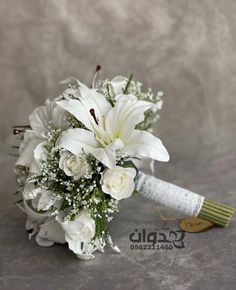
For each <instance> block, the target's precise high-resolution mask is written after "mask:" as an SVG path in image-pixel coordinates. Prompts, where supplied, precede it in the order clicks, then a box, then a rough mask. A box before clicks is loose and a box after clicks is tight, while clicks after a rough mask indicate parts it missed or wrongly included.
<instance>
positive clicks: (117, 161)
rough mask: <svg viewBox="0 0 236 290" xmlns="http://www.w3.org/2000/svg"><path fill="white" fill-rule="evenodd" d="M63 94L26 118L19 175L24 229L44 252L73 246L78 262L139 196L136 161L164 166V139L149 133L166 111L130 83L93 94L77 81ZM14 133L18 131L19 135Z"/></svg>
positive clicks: (98, 246)
mask: <svg viewBox="0 0 236 290" xmlns="http://www.w3.org/2000/svg"><path fill="white" fill-rule="evenodd" d="M63 83H64V84H66V85H67V88H66V90H65V91H64V92H63V93H62V95H61V96H59V97H58V98H56V99H55V100H53V101H52V102H51V101H47V102H46V104H45V106H41V107H38V108H37V109H36V110H35V111H34V112H33V113H32V114H31V115H30V117H29V122H30V124H29V126H28V127H27V129H26V130H20V129H17V130H18V131H19V132H21V133H22V132H23V133H24V134H23V136H24V137H23V141H22V143H21V144H20V147H19V158H18V160H17V162H16V166H15V172H16V175H17V181H18V184H19V191H20V192H21V193H22V203H20V204H19V207H20V208H21V209H22V210H23V211H24V212H25V213H26V214H27V222H26V229H27V231H28V232H29V234H30V237H31V236H32V235H34V234H37V235H36V241H37V243H38V244H39V245H41V246H51V245H52V244H54V243H65V242H67V243H68V246H69V248H70V249H71V250H72V251H73V252H74V253H75V254H76V255H77V256H78V257H79V258H81V259H90V258H93V257H94V255H93V254H92V253H93V252H94V251H96V250H99V251H103V248H104V247H105V245H106V243H108V244H109V245H110V246H111V247H112V248H113V249H114V250H115V251H116V252H119V249H118V248H117V246H114V245H113V242H112V240H111V237H110V235H109V233H108V227H107V223H108V222H109V221H111V220H112V218H113V214H114V213H115V212H117V211H118V203H119V201H120V200H121V199H125V198H129V197H130V196H131V195H132V193H133V192H134V188H135V183H134V180H135V177H136V174H137V168H136V167H135V165H134V161H135V159H140V158H153V159H156V160H159V161H167V160H168V158H169V156H168V153H167V151H166V149H165V147H164V146H163V145H162V143H161V141H160V140H159V139H158V138H156V137H155V136H153V135H152V134H150V133H149V132H147V130H149V129H150V128H151V125H152V123H153V121H154V120H155V118H156V111H158V110H159V109H161V105H162V100H161V96H162V95H161V94H160V93H159V94H158V95H157V96H155V97H154V95H153V93H152V91H151V89H149V90H148V91H147V92H145V93H144V92H142V90H141V86H142V84H141V83H139V82H134V81H133V80H132V78H129V79H126V78H124V77H116V78H114V79H112V80H111V81H109V80H105V81H99V82H95V81H94V82H93V83H94V84H95V83H97V84H98V85H97V86H96V87H93V88H92V89H90V88H88V87H87V86H85V85H84V84H82V83H81V82H80V81H78V80H77V79H74V78H70V79H67V80H65V81H64V82H63ZM18 131H17V132H18Z"/></svg>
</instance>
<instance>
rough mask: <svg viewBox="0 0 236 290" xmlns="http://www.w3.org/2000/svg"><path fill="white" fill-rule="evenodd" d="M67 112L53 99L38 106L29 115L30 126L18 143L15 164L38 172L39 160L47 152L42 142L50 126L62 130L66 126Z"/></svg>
mask: <svg viewBox="0 0 236 290" xmlns="http://www.w3.org/2000/svg"><path fill="white" fill-rule="evenodd" d="M66 114H67V112H66V111H65V110H63V109H62V108H61V107H60V106H57V104H56V102H55V101H52V102H51V101H47V102H46V104H45V106H41V107H38V108H37V109H36V110H34V111H33V113H32V114H31V115H30V116H29V122H30V127H31V128H32V130H27V131H26V132H25V134H24V140H23V142H22V143H21V145H20V149H19V153H20V156H19V158H18V160H17V162H16V165H22V166H27V167H29V171H30V172H31V173H38V172H39V166H38V161H40V160H41V159H42V158H44V156H45V155H46V154H47V151H46V149H45V148H44V146H43V145H44V142H45V141H46V139H47V135H48V132H49V131H50V128H55V129H61V130H64V129H66V128H68V123H67V122H66V121H65V116H66Z"/></svg>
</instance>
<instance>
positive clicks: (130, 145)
mask: <svg viewBox="0 0 236 290" xmlns="http://www.w3.org/2000/svg"><path fill="white" fill-rule="evenodd" d="M79 90H80V98H79V99H77V100H75V99H70V100H63V101H59V102H57V104H58V105H60V106H61V107H62V108H63V109H65V110H67V111H68V112H69V113H71V114H72V115H73V116H75V117H76V118H77V119H78V120H79V121H80V122H81V123H83V124H84V125H85V127H86V128H87V129H88V130H85V129H81V128H75V129H72V128H71V129H68V130H66V131H64V132H62V134H61V135H60V137H59V139H58V145H59V146H60V147H62V148H64V149H66V150H68V151H70V152H72V153H73V154H75V155H79V154H81V153H82V152H83V150H84V151H85V153H91V154H92V155H93V156H94V157H95V158H96V159H97V160H99V161H101V162H102V163H103V164H104V165H106V166H107V167H108V168H111V169H112V168H114V166H115V165H116V150H117V149H119V150H120V151H121V152H123V153H127V154H129V155H131V156H135V157H143V158H152V159H156V160H159V161H168V160H169V154H168V152H167V150H166V149H165V147H164V146H163V144H162V142H161V140H160V139H158V138H157V137H155V136H153V135H152V134H150V133H148V132H146V131H140V130H136V129H135V127H136V125H137V124H138V123H140V122H142V121H143V120H144V112H145V111H147V110H148V109H150V108H151V107H152V105H153V104H152V103H149V102H145V101H138V100H137V99H136V97H135V96H133V95H122V94H120V95H117V96H116V103H115V106H114V107H112V106H111V104H110V103H109V102H108V101H107V100H106V98H105V96H103V95H102V94H100V93H98V92H97V91H96V90H94V89H88V88H86V87H80V88H79Z"/></svg>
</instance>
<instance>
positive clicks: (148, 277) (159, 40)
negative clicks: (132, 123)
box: [0, 0, 236, 290]
mask: <svg viewBox="0 0 236 290" xmlns="http://www.w3.org/2000/svg"><path fill="white" fill-rule="evenodd" d="M235 13H236V1H234V0H224V1H223V0H222V1H220V0H218V1H217V0H215V1H213V0H204V1H197V0H196V1H195V0H188V1H187V0H175V1H174V0H166V1H164V0H156V1H150V0H149V1H145V0H135V1H128V0H126V1H125V0H112V1H105V0H102V1H91V0H90V1H81V0H77V1H76V0H70V1H66V0H64V1H63V0H48V1H46V0H38V1H33V0H18V1H17V0H15V1H14V0H5V1H4V0H1V2H0V92H1V105H0V115H1V122H0V129H1V135H0V136H1V148H0V149H1V150H0V164H1V181H0V182H1V183H0V184H1V192H0V197H1V203H0V204H1V206H0V208H1V210H0V245H1V247H0V288H1V289H9V290H12V289H17V290H18V289H19V290H20V289H42V290H47V289H49V290H50V289H84V290H85V289H121V288H122V289H142V290H143V289H163V290H167V289H168V290H169V289H177V290H178V289H181V290H182V289H183V290H184V289H219V290H220V289H233V287H235V285H236V277H235V276H236V275H235V274H236V270H235V268H236V262H235V260H236V259H235V258H236V255H235V220H234V221H233V222H232V224H231V225H230V227H229V228H227V229H219V228H214V229H212V230H210V231H208V232H204V233H201V234H195V235H194V234H187V235H186V237H185V243H186V248H185V249H182V250H177V249H176V250H173V251H154V252H153V251H136V252H135V251H131V250H130V248H129V247H130V243H129V234H130V233H131V232H132V231H133V230H134V229H135V228H139V229H141V228H147V229H150V230H153V229H154V228H155V227H156V225H161V224H162V222H161V220H160V217H159V216H158V214H157V212H156V209H155V204H154V203H152V202H150V201H146V200H143V199H142V198H141V197H134V198H133V199H130V200H127V201H124V202H122V203H121V207H120V213H119V214H117V218H116V220H114V222H113V223H112V229H111V231H112V233H113V237H114V240H115V241H116V243H117V244H118V245H119V246H120V248H121V250H122V254H121V255H116V254H114V253H112V251H111V250H109V249H108V250H107V251H106V253H105V254H104V255H101V254H98V255H97V258H96V260H94V261H88V262H83V261H82V262H81V261H79V260H77V259H76V257H75V256H74V255H73V254H72V253H70V252H69V250H67V249H66V247H64V246H54V247H52V248H49V249H44V248H40V247H38V246H37V245H36V244H35V242H34V241H33V240H32V241H29V240H28V238H27V235H26V233H25V232H24V221H25V216H24V215H23V214H22V213H21V212H19V211H17V210H16V209H15V206H14V204H13V203H14V200H15V197H14V196H12V195H11V193H12V192H14V190H15V182H14V176H13V175H12V166H13V163H14V158H12V157H8V152H9V151H11V150H10V146H11V145H12V144H14V138H13V136H12V135H11V125H12V124H15V123H16V124H21V123H25V122H27V116H28V115H29V114H30V113H31V111H32V110H33V109H34V108H35V107H36V106H38V105H41V104H43V102H44V100H45V98H50V97H55V96H57V95H58V94H59V91H60V90H59V87H58V82H59V81H60V80H62V79H64V78H66V77H68V76H71V75H73V76H77V77H78V78H80V79H81V80H82V81H84V82H86V83H88V84H89V83H90V82H91V78H92V75H93V71H94V68H95V67H96V65H97V64H100V65H101V66H102V68H103V76H104V77H112V76H114V75H117V74H122V75H126V76H128V75H129V74H130V73H131V72H134V73H135V78H136V79H137V80H141V81H142V82H143V83H144V84H145V86H146V87H147V86H151V87H152V88H153V90H154V91H157V90H162V91H164V93H165V96H164V101H165V102H164V108H163V111H162V114H161V115H162V116H161V120H160V122H159V123H158V125H157V126H156V128H155V130H156V133H158V135H160V136H161V138H162V140H163V142H164V144H165V145H166V147H167V148H168V150H169V152H170V155H171V161H170V162H169V163H168V164H160V163H159V164H156V168H157V172H156V174H158V176H159V177H161V178H163V179H165V180H168V181H172V182H175V183H177V184H179V185H182V186H185V187H187V188H189V189H192V190H195V191H197V192H203V193H204V194H205V195H207V196H208V197H209V198H214V199H216V200H218V201H221V202H224V203H228V204H230V203H231V204H232V205H233V206H235V205H236V197H235V196H236V195H235V194H236V181H235V170H236V156H235V149H236V142H235V141H236V137H235V129H236V100H235V93H236V82H235V72H236V53H235V51H236V33H235V31H236V17H235ZM169 214H173V212H172V211H170V212H169ZM169 227H170V228H171V229H177V228H178V221H174V222H170V223H169Z"/></svg>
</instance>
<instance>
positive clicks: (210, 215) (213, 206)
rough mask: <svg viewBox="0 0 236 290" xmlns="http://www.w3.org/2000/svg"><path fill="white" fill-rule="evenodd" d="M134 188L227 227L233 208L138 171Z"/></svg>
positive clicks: (192, 214) (164, 203)
mask: <svg viewBox="0 0 236 290" xmlns="http://www.w3.org/2000/svg"><path fill="white" fill-rule="evenodd" d="M136 190H137V191H138V192H139V193H140V194H141V195H142V196H144V197H146V198H149V199H152V200H154V201H156V202H158V203H160V204H161V205H164V206H168V207H171V208H173V209H176V210H178V211H180V212H182V213H184V214H186V215H187V216H193V217H199V218H202V219H205V220H208V221H210V222H212V223H214V224H216V225H219V226H222V227H227V226H228V225H229V223H230V221H231V219H232V215H233V213H234V208H232V207H229V206H226V205H223V204H220V203H218V202H215V201H213V200H210V199H207V198H205V197H204V196H202V195H200V194H198V193H194V192H192V191H189V190H187V189H184V188H182V187H179V186H176V185H174V184H172V183H169V182H166V181H163V180H160V179H157V178H156V177H154V176H151V175H147V174H145V173H143V172H141V171H140V172H139V173H138V176H137V179H136Z"/></svg>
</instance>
